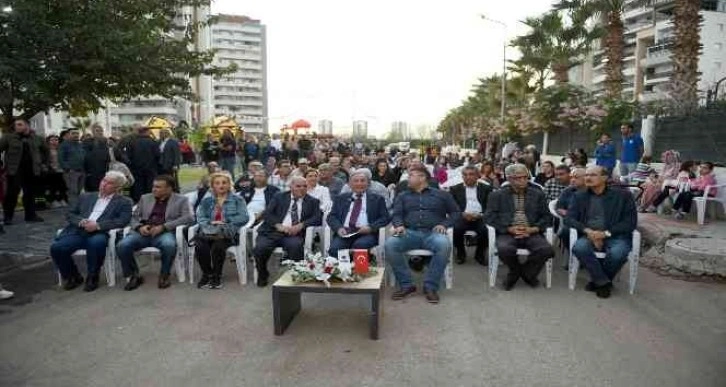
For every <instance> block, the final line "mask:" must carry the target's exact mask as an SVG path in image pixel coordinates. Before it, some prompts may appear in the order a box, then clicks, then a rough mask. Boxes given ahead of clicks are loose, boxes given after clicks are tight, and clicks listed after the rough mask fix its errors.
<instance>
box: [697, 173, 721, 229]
mask: <svg viewBox="0 0 726 387" xmlns="http://www.w3.org/2000/svg"><path fill="white" fill-rule="evenodd" d="M719 181H721V182H723V181H726V175H721V176H718V177H716V182H719ZM724 188H726V184H716V185H708V186H706V189H704V190H703V196H700V197H697V198H693V201H694V202H696V216H697V218H696V219H697V220H698V224H700V225H703V224H704V223H705V220H706V203H708V201H709V200H710V201H714V202H721V206H722V207H723V210H724V213H726V189H724ZM712 189H718V191H716V196H709V195H708V194H709V193H710V192H711V190H712Z"/></svg>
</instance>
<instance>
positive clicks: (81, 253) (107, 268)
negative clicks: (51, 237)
mask: <svg viewBox="0 0 726 387" xmlns="http://www.w3.org/2000/svg"><path fill="white" fill-rule="evenodd" d="M61 231H63V229H59V230H58V231H57V232H56V236H58V235H60V233H61ZM121 231H122V230H121V229H120V228H118V229H113V230H110V231H109V232H108V245H107V246H106V259H105V261H104V263H103V271H104V273H105V274H106V282H107V283H108V286H109V287H112V286H116V239H117V235H118V233H119V232H121ZM71 256H72V257H85V256H86V250H85V249H81V250H76V251H74V252H73V254H71ZM62 285H63V278H62V277H61V274H60V271H58V286H62Z"/></svg>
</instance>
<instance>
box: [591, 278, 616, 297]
mask: <svg viewBox="0 0 726 387" xmlns="http://www.w3.org/2000/svg"><path fill="white" fill-rule="evenodd" d="M612 290H613V284H612V282H608V283H606V284H605V285H602V286H598V287H597V289H596V290H595V294H596V295H597V296H598V297H599V298H609V297H610V292H611V291H612Z"/></svg>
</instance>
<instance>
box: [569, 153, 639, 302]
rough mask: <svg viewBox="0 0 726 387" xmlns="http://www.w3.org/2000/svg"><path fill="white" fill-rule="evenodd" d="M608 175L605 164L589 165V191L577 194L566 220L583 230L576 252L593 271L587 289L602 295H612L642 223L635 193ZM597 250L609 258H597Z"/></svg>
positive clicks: (586, 266) (573, 249) (572, 226)
mask: <svg viewBox="0 0 726 387" xmlns="http://www.w3.org/2000/svg"><path fill="white" fill-rule="evenodd" d="M608 177H609V174H608V171H607V170H606V169H605V168H603V167H601V166H597V167H590V168H588V169H587V171H586V172H585V185H586V186H587V190H585V191H582V192H578V193H577V194H575V198H574V200H573V201H572V203H571V204H570V208H569V209H568V210H567V217H566V218H565V219H564V220H565V225H566V226H567V227H570V228H574V229H576V230H577V231H578V232H579V233H580V238H579V239H578V240H577V242H575V246H574V247H573V248H572V253H573V254H575V256H576V257H577V259H579V260H580V262H582V264H583V265H584V266H585V268H586V269H587V271H588V272H589V273H590V283H588V284H587V285H586V286H585V290H587V291H592V292H595V293H596V294H597V296H598V297H600V298H608V297H610V291H611V290H612V287H613V284H612V280H613V278H615V275H617V274H618V272H619V271H620V269H621V268H622V267H623V265H624V264H625V262H626V261H627V260H628V254H630V250H632V248H633V246H632V239H633V231H635V228H636V226H637V225H638V212H637V211H636V207H635V200H634V199H633V195H632V194H631V193H630V191H628V190H623V189H620V188H617V187H609V186H608V185H607V181H608ZM596 251H604V252H606V254H607V255H606V257H605V259H598V258H597V257H595V252H596Z"/></svg>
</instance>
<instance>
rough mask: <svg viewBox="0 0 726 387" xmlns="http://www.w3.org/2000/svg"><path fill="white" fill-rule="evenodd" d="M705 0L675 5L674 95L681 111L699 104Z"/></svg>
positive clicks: (680, 0) (684, 0)
mask: <svg viewBox="0 0 726 387" xmlns="http://www.w3.org/2000/svg"><path fill="white" fill-rule="evenodd" d="M700 9H701V1H700V0H676V2H675V7H674V9H673V26H674V29H675V32H674V34H673V38H674V39H673V48H671V58H672V60H673V75H672V76H671V81H672V82H671V84H672V89H671V98H672V99H673V101H674V102H675V104H676V110H677V111H678V112H680V113H688V112H692V111H693V110H695V109H696V108H697V107H698V79H699V75H700V74H699V72H698V58H699V56H700V54H701V37H700V28H701V15H700V13H699V12H700Z"/></svg>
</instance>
